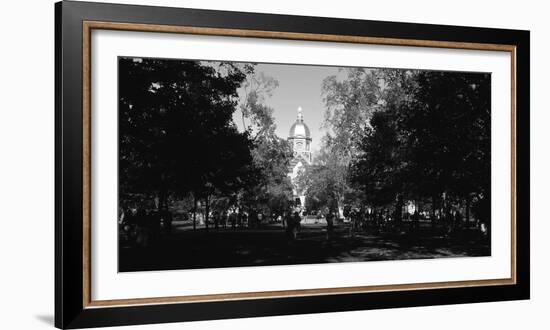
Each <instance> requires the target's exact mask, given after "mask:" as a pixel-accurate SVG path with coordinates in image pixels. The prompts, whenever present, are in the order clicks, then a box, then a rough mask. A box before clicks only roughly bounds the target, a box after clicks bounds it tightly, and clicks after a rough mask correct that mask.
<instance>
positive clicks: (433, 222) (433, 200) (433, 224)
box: [430, 196, 436, 228]
mask: <svg viewBox="0 0 550 330" xmlns="http://www.w3.org/2000/svg"><path fill="white" fill-rule="evenodd" d="M435 208H436V205H435V196H432V214H431V215H430V219H431V220H432V221H431V223H432V228H435Z"/></svg>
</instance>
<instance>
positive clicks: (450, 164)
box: [113, 57, 491, 272]
mask: <svg viewBox="0 0 550 330" xmlns="http://www.w3.org/2000/svg"><path fill="white" fill-rule="evenodd" d="M118 207H119V209H118V219H117V221H118V230H119V232H118V267H119V271H120V272H132V271H150V270H175V269H196V268H220V267H240V266H270V265H296V264H322V263H333V262H369V261H395V260H406V259H433V258H471V257H478V256H490V255H491V74H490V73H485V72H459V71H430V70H419V69H414V68H368V67H337V66H315V65H303V64H300V65H296V64H272V63H243V62H228V61H204V60H196V59H168V58H146V57H143V58H142V57H119V58H118ZM113 221H115V219H113Z"/></svg>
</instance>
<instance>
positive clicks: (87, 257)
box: [82, 21, 517, 308]
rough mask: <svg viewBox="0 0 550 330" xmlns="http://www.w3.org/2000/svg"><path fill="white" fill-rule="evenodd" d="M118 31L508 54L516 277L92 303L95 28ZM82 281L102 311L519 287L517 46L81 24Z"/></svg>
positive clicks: (87, 300)
mask: <svg viewBox="0 0 550 330" xmlns="http://www.w3.org/2000/svg"><path fill="white" fill-rule="evenodd" d="M94 29H96V30H118V31H134V32H153V33H155V32H156V33H178V34H194V35H210V36H227V37H246V38H267V39H286V40H302V41H323V42H340V43H357V44H375V45H388V46H411V47H431V48H450V49H467V50H485V51H502V52H509V53H510V55H511V82H512V83H511V119H512V120H511V126H510V128H511V133H512V134H511V154H512V155H511V187H512V190H511V218H512V219H511V242H510V243H511V244H510V249H511V260H510V261H511V277H510V278H499V279H487V280H467V281H449V282H430V283H413V284H392V285H369V286H353V287H334V288H319V289H299V290H283V291H261V292H238V293H227V294H205V295H187V296H174V297H151V298H132V299H115V300H92V297H91V287H92V283H91V147H92V146H91V125H92V123H91V102H92V100H91V49H92V48H91V46H92V45H91V33H92V30H94ZM82 33H83V35H82V87H83V89H82V132H83V136H82V138H83V145H82V164H83V165H82V187H83V188H82V189H83V194H82V196H83V198H82V228H83V233H82V234H83V236H82V244H83V246H82V252H83V255H82V257H83V258H82V260H83V264H82V273H83V277H82V283H83V286H82V287H83V292H82V297H83V307H84V308H102V307H114V306H129V305H151V304H174V303H191V302H211V301H227V300H244V299H248V300H250V299H268V298H283V297H300V296H318V295H335V294H354V293H367V292H384V291H410V290H426V289H443V288H459V287H476V286H495V285H514V284H516V283H517V282H516V190H515V187H516V46H515V45H502V44H483V43H469V42H452V41H434V40H416V39H397V38H379V37H361V36H344V35H332V34H313V33H295V32H280V31H260V30H241V29H224V28H204V27H192V26H175V25H155V24H138V23H119V22H100V21H83V22H82Z"/></svg>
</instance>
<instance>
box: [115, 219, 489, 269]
mask: <svg viewBox="0 0 550 330" xmlns="http://www.w3.org/2000/svg"><path fill="white" fill-rule="evenodd" d="M419 236H420V237H412V236H411V235H374V234H369V233H356V234H355V235H353V236H352V235H350V232H349V227H348V226H347V225H339V226H337V227H336V229H335V231H334V233H333V235H332V237H330V238H327V232H326V229H325V226H324V225H322V224H308V225H303V226H302V230H301V232H300V234H299V235H298V239H297V240H295V241H291V240H289V239H288V237H287V235H286V233H285V232H284V230H283V229H282V227H281V226H280V225H272V226H268V227H265V228H262V229H237V230H233V229H220V230H218V231H215V230H213V229H211V230H210V231H209V232H206V231H205V230H204V229H199V230H197V231H192V230H188V229H187V228H185V227H184V228H182V227H178V226H176V228H175V230H174V233H173V234H172V235H170V236H162V237H161V238H160V239H159V240H158V241H157V242H155V243H154V244H152V245H151V246H150V247H147V248H142V247H124V246H121V248H120V249H119V261H120V271H140V270H166V269H189V268H219V267H237V266H260V265H288V264H311V263H327V262H357V261H373V260H403V259H426V258H444V257H466V256H483V255H490V244H489V242H487V241H480V240H479V238H476V239H473V238H468V239H460V240H459V239H449V238H445V237H422V236H421V235H419Z"/></svg>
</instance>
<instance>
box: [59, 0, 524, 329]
mask: <svg viewBox="0 0 550 330" xmlns="http://www.w3.org/2000/svg"><path fill="white" fill-rule="evenodd" d="M85 21H101V22H110V23H132V24H145V25H150V24H152V25H160V26H188V27H198V28H214V29H235V30H244V31H250V30H254V31H268V32H281V33H298V34H311V35H332V36H351V37H369V38H380V39H381V40H382V39H387V38H392V39H396V40H417V41H420V42H422V41H425V42H427V45H428V46H429V44H428V43H429V42H451V43H462V44H469V43H481V44H489V45H509V46H512V47H514V49H515V75H516V81H515V107H516V109H517V110H516V111H515V129H516V131H515V138H516V139H515V141H513V142H512V144H513V147H514V150H513V151H514V152H515V156H516V159H515V167H514V166H513V167H512V168H513V169H515V186H513V187H512V188H513V189H515V196H516V198H515V204H514V205H513V206H512V209H513V210H514V209H515V217H516V219H517V220H516V222H515V251H514V255H515V263H516V264H515V272H516V273H515V284H505V285H479V286H464V287H444V288H428V289H422V290H414V289H411V290H399V291H392V290H382V291H374V292H356V293H353V294H350V293H334V294H316V295H304V296H286V297H270V298H257V299H255V298H250V297H249V298H248V299H232V300H220V301H203V302H200V301H196V302H173V303H168V304H167V303H155V302H154V301H152V302H151V303H146V304H137V305H120V306H87V305H86V299H88V297H86V295H85V293H84V292H85V289H86V285H89V283H88V284H86V280H85V275H86V271H87V270H86V258H85V253H86V251H85V247H84V246H83V239H84V238H85V236H86V231H87V230H89V228H87V227H86V225H85V224H84V223H83V221H82V219H83V214H85V213H86V212H88V211H89V210H87V207H86V205H84V203H83V200H84V199H85V198H86V192H85V188H86V179H85V173H84V171H85V168H84V166H83V164H84V163H85V152H86V150H85V143H84V142H85V141H84V139H85V138H84V136H85V133H86V127H85V124H83V119H84V117H85V114H84V110H83V109H84V107H83V102H84V99H85V95H84V94H83V90H84V88H85V85H86V81H85V79H84V78H85V76H84V71H83V63H85V60H86V59H85V58H84V57H85V53H84V52H83V42H84V41H85V40H84V39H85V33H84V32H85V31H84V29H85V26H84V24H83V22H85ZM529 57H530V35H529V31H519V30H505V29H491V28H474V27H459V26H443V25H429V24H409V23H395V22H380V21H365V20H352V19H335V18H319V17H304V16H288V15H272V14H257V13H244V12H227V11H211V10H197V9H182V8H166V7H149V6H135V5H119V4H103V3H86V2H72V1H62V2H58V3H56V5H55V108H56V112H55V150H56V155H55V214H56V216H55V217H56V220H55V235H56V238H55V263H56V265H55V325H56V327H58V328H84V327H98V326H115V325H132V324H145V323H164V322H181V321H194V320H213V319H224V318H242V317H258V316H270V315H288V314H305V313H323V312H337V311H352V310H366V309H377V308H395V307H409V306H426V305H445V304H459V303H477V302H488V301H503V300H518V299H529V289H530V260H529V230H530V229H529V228H530V224H529V219H530V213H529V212H530V211H529V199H530V196H529V176H530V169H529V164H530V155H529V152H530V151H529V149H530V141H529V107H530V100H529V95H530V94H529V93H530V86H529V80H530V62H529V61H530V60H529ZM83 279H84V280H83Z"/></svg>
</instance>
